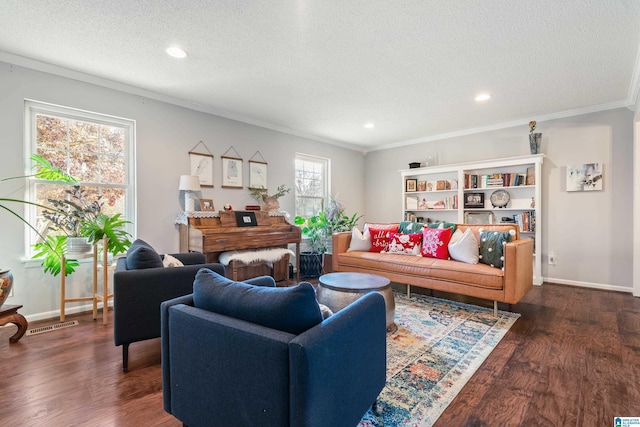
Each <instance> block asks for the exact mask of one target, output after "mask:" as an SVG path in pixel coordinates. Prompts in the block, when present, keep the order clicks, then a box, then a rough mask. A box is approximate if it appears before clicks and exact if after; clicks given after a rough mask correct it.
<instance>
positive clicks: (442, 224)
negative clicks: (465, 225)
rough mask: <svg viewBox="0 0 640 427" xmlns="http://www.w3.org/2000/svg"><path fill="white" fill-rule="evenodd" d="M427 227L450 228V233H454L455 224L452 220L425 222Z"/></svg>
mask: <svg viewBox="0 0 640 427" xmlns="http://www.w3.org/2000/svg"><path fill="white" fill-rule="evenodd" d="M427 227H429V228H450V229H451V233H455V232H456V225H455V224H454V223H453V222H444V221H443V222H432V223H430V224H427Z"/></svg>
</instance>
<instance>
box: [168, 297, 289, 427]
mask: <svg viewBox="0 0 640 427" xmlns="http://www.w3.org/2000/svg"><path fill="white" fill-rule="evenodd" d="M167 305H168V307H167V310H166V311H165V316H166V321H165V320H163V327H164V329H163V335H162V339H163V340H165V339H166V338H167V337H168V342H167V344H166V347H165V346H164V342H163V356H162V357H163V359H162V360H163V362H162V363H163V374H164V375H165V376H164V377H163V380H164V381H163V393H165V394H168V396H166V395H165V401H164V404H165V410H167V412H170V413H172V414H173V415H175V416H176V418H178V419H179V420H180V421H182V422H183V423H184V424H185V425H194V426H196V425H214V424H215V425H218V424H224V421H226V420H232V419H238V417H242V418H241V419H242V423H243V425H255V426H284V425H289V406H288V399H289V397H288V396H289V349H288V343H289V341H291V339H292V338H294V337H295V335H292V334H289V333H286V332H282V331H277V330H275V329H270V328H267V327H264V326H261V325H257V324H253V323H250V322H246V321H244V320H239V319H234V318H232V317H229V316H224V315H222V314H218V313H213V312H210V311H207V310H202V309H199V308H195V307H189V306H187V305H183V304H175V305H170V304H167ZM165 365H166V368H165ZM165 369H166V373H165V372H164V370H165ZM247 402H250V404H247Z"/></svg>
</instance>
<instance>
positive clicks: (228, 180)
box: [222, 157, 242, 188]
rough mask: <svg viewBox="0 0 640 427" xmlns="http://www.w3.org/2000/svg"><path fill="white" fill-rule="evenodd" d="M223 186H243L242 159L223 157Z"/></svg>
mask: <svg viewBox="0 0 640 427" xmlns="http://www.w3.org/2000/svg"><path fill="white" fill-rule="evenodd" d="M222 187H223V188H242V159H239V158H237V157H222Z"/></svg>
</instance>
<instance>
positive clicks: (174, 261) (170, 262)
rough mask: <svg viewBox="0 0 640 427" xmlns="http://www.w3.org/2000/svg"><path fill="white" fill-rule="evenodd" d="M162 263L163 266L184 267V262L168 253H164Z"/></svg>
mask: <svg viewBox="0 0 640 427" xmlns="http://www.w3.org/2000/svg"><path fill="white" fill-rule="evenodd" d="M162 265H164V266H165V267H184V264H183V263H182V262H181V261H180V260H179V259H178V258H176V257H173V256H171V255H169V254H164V258H163V259H162Z"/></svg>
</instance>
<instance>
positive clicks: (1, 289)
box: [0, 268, 13, 307]
mask: <svg viewBox="0 0 640 427" xmlns="http://www.w3.org/2000/svg"><path fill="white" fill-rule="evenodd" d="M12 286H13V274H11V272H10V271H9V269H8V268H0V307H2V304H4V302H5V301H6V300H7V297H8V296H9V294H10V293H11V287H12Z"/></svg>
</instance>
